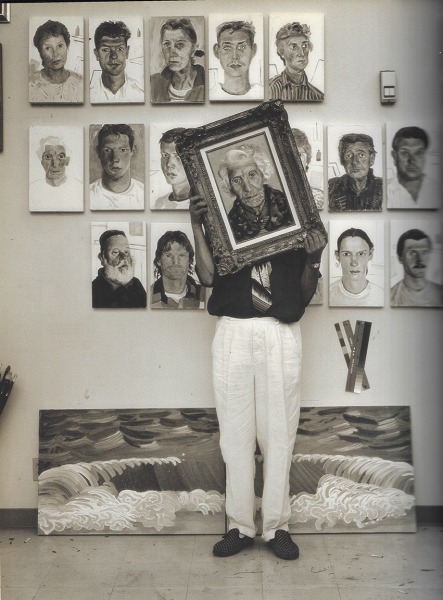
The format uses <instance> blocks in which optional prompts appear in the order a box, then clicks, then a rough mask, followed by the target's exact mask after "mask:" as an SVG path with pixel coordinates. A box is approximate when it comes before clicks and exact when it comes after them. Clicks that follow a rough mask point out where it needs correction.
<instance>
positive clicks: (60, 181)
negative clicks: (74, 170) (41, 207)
mask: <svg viewBox="0 0 443 600" xmlns="http://www.w3.org/2000/svg"><path fill="white" fill-rule="evenodd" d="M65 182H66V175H64V176H63V177H61V178H60V179H48V178H46V183H47V184H48V185H50V186H51V187H60V186H61V185H63V184H64V183H65Z"/></svg>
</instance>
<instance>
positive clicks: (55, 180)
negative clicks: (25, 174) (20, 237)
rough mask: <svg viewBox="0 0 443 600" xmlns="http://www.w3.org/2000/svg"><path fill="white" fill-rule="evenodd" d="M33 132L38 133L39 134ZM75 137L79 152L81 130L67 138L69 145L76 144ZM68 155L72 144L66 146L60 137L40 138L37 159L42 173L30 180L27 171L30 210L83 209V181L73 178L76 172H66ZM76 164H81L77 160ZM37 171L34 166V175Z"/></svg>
mask: <svg viewBox="0 0 443 600" xmlns="http://www.w3.org/2000/svg"><path fill="white" fill-rule="evenodd" d="M68 129H69V128H68ZM70 129H72V130H75V129H77V128H73V127H72V128H70ZM38 131H40V129H38ZM47 131H48V129H47V128H46V132H47ZM33 133H34V132H33V131H32V129H31V132H30V135H31V136H32V135H33ZM36 133H37V134H38V132H36ZM76 135H77V138H78V141H79V147H78V151H79V152H80V153H81V152H82V144H81V142H82V131H81V129H79V130H78V131H77V132H74V133H73V134H71V137H70V138H69V139H70V140H71V143H72V141H75V136H76ZM71 154H72V149H71V144H68V143H67V141H66V139H65V137H64V136H63V135H46V136H44V137H42V138H40V140H39V141H38V147H37V148H36V156H37V158H38V161H39V164H40V165H41V167H42V168H43V173H42V171H41V170H40V176H39V177H38V178H35V179H33V178H32V177H33V175H32V173H31V171H30V185H29V210H30V211H51V212H59V211H63V212H65V211H67V212H79V211H82V210H83V181H82V180H81V179H79V178H78V177H77V176H76V175H77V173H72V172H71V171H70V170H69V165H70V162H71ZM77 162H80V163H81V158H80V157H79V158H78V161H77ZM36 168H37V165H35V167H33V172H35V170H36Z"/></svg>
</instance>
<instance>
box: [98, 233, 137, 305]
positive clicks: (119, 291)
mask: <svg viewBox="0 0 443 600" xmlns="http://www.w3.org/2000/svg"><path fill="white" fill-rule="evenodd" d="M99 244H100V252H99V254H98V258H99V260H100V263H101V265H102V266H101V268H100V269H99V270H98V273H97V277H96V278H95V279H94V280H93V282H92V307H93V308H146V304H147V296H146V290H145V288H144V287H143V284H142V283H141V281H140V280H139V279H138V278H137V277H135V276H134V257H133V256H132V253H131V248H130V246H129V242H128V239H127V237H126V233H125V232H124V231H122V230H119V229H108V230H106V231H105V232H103V233H102V234H101V236H100V239H99Z"/></svg>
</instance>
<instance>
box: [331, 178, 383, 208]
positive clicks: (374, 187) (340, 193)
mask: <svg viewBox="0 0 443 600" xmlns="http://www.w3.org/2000/svg"><path fill="white" fill-rule="evenodd" d="M328 188H329V191H328V194H329V210H331V211H346V210H381V205H382V202H383V179H382V178H381V177H376V176H375V175H374V172H373V170H372V169H369V172H368V177H367V180H366V186H365V187H364V189H363V190H362V191H361V192H360V193H359V194H357V192H356V191H355V190H354V188H353V187H352V180H351V178H350V177H349V175H342V176H341V177H333V178H332V179H330V180H329V183H328Z"/></svg>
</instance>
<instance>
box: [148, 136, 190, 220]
mask: <svg viewBox="0 0 443 600" xmlns="http://www.w3.org/2000/svg"><path fill="white" fill-rule="evenodd" d="M184 130H185V128H184V127H175V128H173V129H168V130H167V131H165V132H164V133H163V134H162V136H161V138H160V142H159V143H160V167H161V170H162V173H163V175H164V178H165V180H166V182H167V184H168V185H169V186H171V192H168V193H167V194H165V195H163V196H159V197H158V198H156V200H155V202H154V205H153V206H152V208H153V209H166V210H168V209H177V208H178V209H188V208H189V193H190V185H189V182H188V178H187V176H186V173H185V169H184V167H183V164H182V161H181V158H180V157H179V155H178V154H177V150H176V147H175V135H176V134H178V133H180V132H182V131H184Z"/></svg>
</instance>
